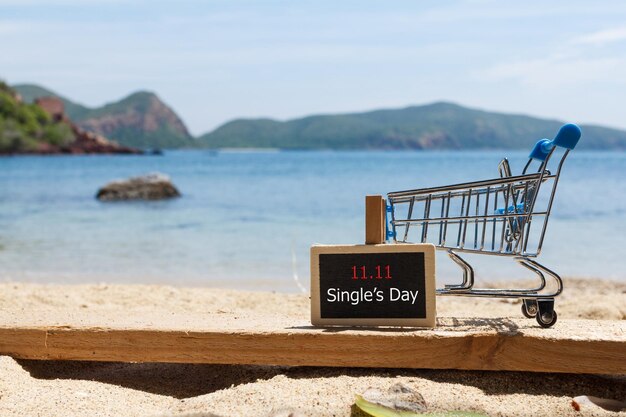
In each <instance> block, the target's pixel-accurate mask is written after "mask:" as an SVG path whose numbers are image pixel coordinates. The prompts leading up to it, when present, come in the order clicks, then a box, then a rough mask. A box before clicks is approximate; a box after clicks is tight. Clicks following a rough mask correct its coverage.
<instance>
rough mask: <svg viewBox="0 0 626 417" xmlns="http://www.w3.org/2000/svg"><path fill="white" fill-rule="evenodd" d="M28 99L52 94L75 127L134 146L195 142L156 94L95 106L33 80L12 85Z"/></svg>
mask: <svg viewBox="0 0 626 417" xmlns="http://www.w3.org/2000/svg"><path fill="white" fill-rule="evenodd" d="M13 88H14V89H15V90H16V91H17V92H18V93H19V94H20V95H21V96H22V98H23V99H24V101H26V102H28V103H32V102H33V101H34V100H35V99H36V98H37V97H42V96H53V97H58V98H60V99H61V100H62V101H63V102H64V104H65V113H66V114H67V115H68V117H69V118H70V119H71V120H72V121H74V122H75V123H76V124H77V125H78V126H79V127H81V128H83V129H85V130H88V131H91V132H93V133H97V134H100V135H103V136H105V137H107V138H110V139H114V140H116V141H117V142H119V143H120V144H122V145H126V146H131V147H137V148H179V147H189V146H196V142H195V140H194V138H193V137H192V136H191V135H190V134H189V132H188V130H187V127H186V126H185V124H184V123H183V121H182V120H181V119H180V118H179V117H178V115H176V113H175V112H174V111H173V110H172V109H171V108H170V107H168V106H167V105H166V104H165V103H163V102H162V101H161V100H160V99H159V97H157V95H156V94H154V93H151V92H146V91H140V92H137V93H134V94H131V95H129V96H128V97H125V98H123V99H121V100H119V101H116V102H112V103H109V104H105V105H104V106H101V107H97V108H89V107H86V106H83V105H81V104H78V103H75V102H73V101H71V100H69V99H67V98H65V97H63V96H61V95H59V94H58V93H56V92H54V91H51V90H48V89H46V88H44V87H40V86H38V85H33V84H20V85H16V86H14V87H13Z"/></svg>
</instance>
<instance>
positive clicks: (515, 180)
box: [387, 124, 581, 327]
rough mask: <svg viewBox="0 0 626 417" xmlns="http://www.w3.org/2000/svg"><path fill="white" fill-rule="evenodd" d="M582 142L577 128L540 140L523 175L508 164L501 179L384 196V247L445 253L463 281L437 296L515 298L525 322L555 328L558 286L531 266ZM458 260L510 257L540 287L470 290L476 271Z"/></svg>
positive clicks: (556, 278) (546, 271)
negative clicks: (417, 246)
mask: <svg viewBox="0 0 626 417" xmlns="http://www.w3.org/2000/svg"><path fill="white" fill-rule="evenodd" d="M580 135H581V132H580V129H579V128H578V126H576V125H573V124H567V125H564V126H563V127H561V129H560V130H559V132H558V134H557V135H556V137H555V138H554V140H549V139H541V140H540V141H539V142H537V144H536V145H535V147H534V148H533V150H532V152H531V153H530V156H529V159H528V162H527V163H526V166H525V167H524V169H523V171H522V174H521V175H512V174H511V168H510V165H509V162H508V160H507V159H506V158H505V159H503V160H502V162H500V164H499V166H498V170H499V172H500V178H494V179H489V180H484V181H475V182H467V183H462V184H455V185H448V186H443V187H433V188H423V189H419V190H408V191H397V192H391V193H389V194H388V206H387V239H388V240H393V241H394V242H396V243H398V242H408V241H419V242H422V243H433V244H434V245H435V246H436V248H437V249H441V250H446V251H447V252H448V255H449V256H450V258H452V260H453V261H454V262H456V264H457V265H458V266H459V267H461V269H462V270H463V280H462V282H461V283H460V284H454V285H445V287H444V288H440V289H437V294H438V295H460V296H472V297H502V298H518V299H521V300H522V313H523V314H524V315H525V316H526V317H528V318H533V317H536V319H537V322H538V323H539V324H540V325H541V326H542V327H550V326H552V325H553V324H554V323H556V320H557V314H556V312H555V311H554V298H555V297H556V296H558V295H559V294H560V293H561V291H562V290H563V281H562V280H561V278H560V277H559V275H558V274H556V273H555V272H554V271H551V270H550V269H548V268H546V267H545V266H543V265H541V264H539V263H538V262H536V261H534V260H533V259H531V258H536V257H537V256H538V255H539V253H540V252H541V246H542V244H543V238H544V236H545V233H546V227H547V225H548V219H549V217H550V210H551V209H552V202H553V200H554V194H555V192H556V187H557V184H558V182H559V177H560V175H561V168H562V167H563V162H565V159H566V158H567V155H568V154H569V152H570V150H572V149H574V147H575V146H576V144H577V143H578V140H579V139H580ZM557 148H562V149H563V152H562V154H561V157H560V160H559V161H558V165H557V166H556V171H555V172H552V171H550V170H549V169H548V165H549V163H550V159H551V157H552V156H553V154H555V151H556V150H557ZM559 153H561V152H559ZM555 159H556V158H555ZM533 161H535V162H536V163H538V164H539V168H538V169H537V171H536V172H531V171H532V170H531V166H532V165H533ZM459 253H477V254H485V255H499V256H508V257H513V258H514V259H515V260H516V261H517V262H518V263H519V264H520V265H522V266H524V267H525V268H527V269H529V270H530V271H532V272H534V273H535V274H537V276H538V277H539V282H538V284H537V285H536V286H534V287H532V288H524V289H517V288H503V289H487V288H485V289H477V288H474V269H473V268H472V266H471V265H470V264H469V263H468V262H467V261H465V260H464V259H463V258H461V257H460V256H459ZM546 276H547V277H549V278H550V279H546Z"/></svg>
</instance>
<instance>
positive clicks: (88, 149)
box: [33, 97, 144, 154]
mask: <svg viewBox="0 0 626 417" xmlns="http://www.w3.org/2000/svg"><path fill="white" fill-rule="evenodd" d="M35 104H37V105H38V106H39V107H41V108H42V109H43V110H44V111H45V112H46V113H48V114H49V115H50V117H51V118H52V120H53V121H55V122H57V123H65V124H67V125H69V126H70V128H71V130H72V133H73V135H74V140H73V141H71V142H70V143H68V144H65V145H59V146H57V145H51V144H49V143H41V144H39V146H38V147H37V149H35V150H34V151H33V153H40V154H56V153H67V154H100V153H104V154H143V153H144V152H143V151H141V150H140V149H135V148H131V147H128V146H123V145H120V144H118V143H117V142H115V141H112V140H109V139H107V138H106V137H104V136H102V135H98V134H95V133H92V132H89V131H87V130H85V129H83V128H81V127H79V126H77V125H76V124H75V123H74V122H72V121H71V120H70V119H69V118H68V117H67V115H66V114H65V108H64V105H63V101H61V100H60V99H59V98H57V97H40V98H38V99H36V100H35Z"/></svg>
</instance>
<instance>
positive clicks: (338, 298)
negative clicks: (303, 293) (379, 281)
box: [326, 287, 419, 306]
mask: <svg viewBox="0 0 626 417" xmlns="http://www.w3.org/2000/svg"><path fill="white" fill-rule="evenodd" d="M418 294H419V290H414V291H412V290H401V289H398V288H395V287H390V288H388V289H387V291H385V290H383V289H380V288H377V287H374V288H373V289H371V290H366V289H364V288H359V289H358V290H353V291H348V290H341V289H340V288H329V289H328V290H327V291H326V301H328V302H329V303H350V304H352V305H354V306H356V305H359V303H362V302H368V303H371V302H384V301H401V302H409V303H411V304H412V305H413V304H415V301H416V300H417V295H418Z"/></svg>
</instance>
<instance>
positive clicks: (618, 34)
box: [574, 26, 626, 45]
mask: <svg viewBox="0 0 626 417" xmlns="http://www.w3.org/2000/svg"><path fill="white" fill-rule="evenodd" d="M624 40H626V26H622V27H617V28H611V29H604V30H600V31H597V32H593V33H589V34H587V35H583V36H581V37H579V38H576V39H575V40H574V43H579V44H584V45H606V44H608V43H613V42H620V41H624Z"/></svg>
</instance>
